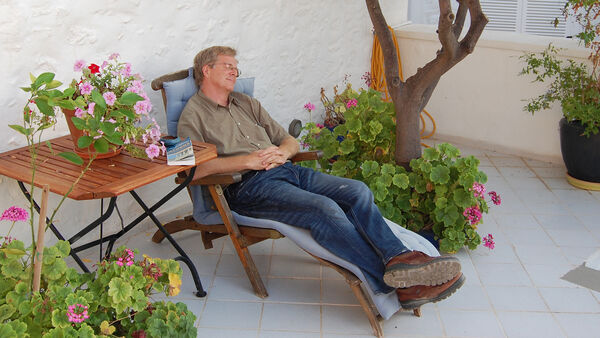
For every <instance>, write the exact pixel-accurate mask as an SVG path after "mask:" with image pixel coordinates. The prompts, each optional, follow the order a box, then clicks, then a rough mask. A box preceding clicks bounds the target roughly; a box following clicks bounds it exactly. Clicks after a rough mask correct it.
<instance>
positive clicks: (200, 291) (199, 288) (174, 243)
mask: <svg viewBox="0 0 600 338" xmlns="http://www.w3.org/2000/svg"><path fill="white" fill-rule="evenodd" d="M195 170H196V168H195V167H194V168H192V169H191V170H190V173H189V175H188V177H187V178H186V180H185V181H184V182H183V183H181V184H180V185H179V186H177V187H176V188H175V189H173V190H172V191H171V192H170V193H168V194H167V195H166V196H165V197H163V198H162V199H161V200H160V201H158V202H156V203H155V204H154V205H153V206H152V207H150V208H148V206H146V203H144V201H143V200H142V199H141V198H140V196H139V195H138V194H137V193H136V192H135V191H133V190H132V191H130V192H129V193H130V194H131V196H133V198H134V199H135V200H136V202H138V204H139V205H140V206H141V207H142V209H144V214H143V215H144V216H148V217H150V219H152V221H153V222H154V224H155V225H156V227H157V228H158V229H159V230H160V231H161V232H162V233H163V234H164V235H165V237H166V238H167V240H168V241H169V242H170V243H171V245H172V246H173V247H174V248H175V250H177V252H178V253H179V254H180V255H181V256H179V257H176V258H175V260H179V261H182V262H184V263H185V264H186V265H187V266H188V268H189V269H190V272H191V273H192V278H193V279H194V283H195V284H196V289H197V290H196V296H197V297H204V296H206V291H204V288H203V287H202V283H201V282H200V277H199V275H198V271H197V270H196V266H194V263H193V262H192V260H191V259H190V258H189V257H188V255H187V254H186V253H185V251H184V250H183V249H182V248H181V247H180V246H179V244H177V241H175V239H174V238H173V237H172V236H171V234H169V232H168V231H167V230H166V229H165V228H164V227H163V225H162V223H161V222H160V221H159V220H158V218H156V216H155V215H154V211H155V210H156V209H158V208H159V207H160V206H161V205H163V204H164V203H165V202H166V201H168V200H169V199H171V198H172V197H173V196H175V195H176V194H177V193H178V192H179V191H181V190H182V189H183V188H185V187H186V186H187V185H188V184H189V183H190V182H191V181H192V178H193V177H194V172H195Z"/></svg>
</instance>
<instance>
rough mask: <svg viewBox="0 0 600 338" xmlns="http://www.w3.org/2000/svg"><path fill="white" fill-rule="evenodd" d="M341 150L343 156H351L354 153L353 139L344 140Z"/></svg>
mask: <svg viewBox="0 0 600 338" xmlns="http://www.w3.org/2000/svg"><path fill="white" fill-rule="evenodd" d="M340 149H341V150H342V153H343V154H350V153H351V152H353V151H354V141H353V140H351V139H348V138H346V139H344V140H343V141H342V143H340Z"/></svg>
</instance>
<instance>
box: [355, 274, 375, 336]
mask: <svg viewBox="0 0 600 338" xmlns="http://www.w3.org/2000/svg"><path fill="white" fill-rule="evenodd" d="M348 284H349V285H350V288H351V289H352V292H353V293H354V296H356V299H358V302H359V303H360V306H361V307H362V309H363V311H364V312H365V314H366V315H367V318H368V319H369V323H370V324H371V328H372V329H373V334H374V335H375V337H383V328H382V327H381V323H380V322H379V316H378V315H377V313H376V312H375V310H374V309H373V308H372V307H371V304H370V303H369V301H368V299H367V295H366V294H365V291H364V290H363V289H362V288H361V287H360V284H361V283H350V282H349V283H348Z"/></svg>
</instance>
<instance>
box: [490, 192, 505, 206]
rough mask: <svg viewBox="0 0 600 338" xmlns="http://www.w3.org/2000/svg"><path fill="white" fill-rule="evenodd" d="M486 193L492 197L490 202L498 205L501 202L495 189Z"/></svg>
mask: <svg viewBox="0 0 600 338" xmlns="http://www.w3.org/2000/svg"><path fill="white" fill-rule="evenodd" d="M488 195H490V197H491V198H492V202H494V204H495V205H500V203H502V199H500V195H498V193H496V192H495V191H490V192H489V193H488Z"/></svg>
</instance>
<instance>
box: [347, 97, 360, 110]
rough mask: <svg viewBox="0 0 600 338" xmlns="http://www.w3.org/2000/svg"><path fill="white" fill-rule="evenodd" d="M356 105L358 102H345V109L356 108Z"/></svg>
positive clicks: (352, 100) (354, 100)
mask: <svg viewBox="0 0 600 338" xmlns="http://www.w3.org/2000/svg"><path fill="white" fill-rule="evenodd" d="M357 105H358V100H356V99H350V100H348V102H346V108H348V109H350V108H351V107H356V106H357Z"/></svg>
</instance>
